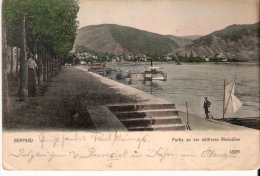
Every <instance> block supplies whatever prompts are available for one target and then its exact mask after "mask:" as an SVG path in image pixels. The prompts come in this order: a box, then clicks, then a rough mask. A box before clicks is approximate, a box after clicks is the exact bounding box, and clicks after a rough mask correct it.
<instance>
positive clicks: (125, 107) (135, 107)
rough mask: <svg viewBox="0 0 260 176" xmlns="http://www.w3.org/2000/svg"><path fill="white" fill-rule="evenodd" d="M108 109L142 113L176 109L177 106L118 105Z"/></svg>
mask: <svg viewBox="0 0 260 176" xmlns="http://www.w3.org/2000/svg"><path fill="white" fill-rule="evenodd" d="M108 108H109V109H110V110H111V111H113V112H116V111H140V110H148V109H176V107H175V104H145V105H138V104H131V105H118V106H116V105H115V106H108Z"/></svg>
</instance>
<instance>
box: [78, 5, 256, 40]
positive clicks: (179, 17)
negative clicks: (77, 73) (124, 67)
mask: <svg viewBox="0 0 260 176" xmlns="http://www.w3.org/2000/svg"><path fill="white" fill-rule="evenodd" d="M79 6H80V10H79V13H78V20H79V27H80V28H81V27H84V26H88V25H97V24H118V25H123V26H130V27H134V28H137V29H141V30H145V31H150V32H154V33H159V34H164V35H166V34H170V35H176V36H189V35H206V34H209V33H211V32H214V31H216V30H221V29H223V28H225V27H226V26H229V25H232V24H253V23H256V22H259V1H258V0H79Z"/></svg>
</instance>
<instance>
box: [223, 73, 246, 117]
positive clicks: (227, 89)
mask: <svg viewBox="0 0 260 176" xmlns="http://www.w3.org/2000/svg"><path fill="white" fill-rule="evenodd" d="M225 82H226V81H225V80H224V98H223V119H224V118H225V114H226V113H232V114H234V115H235V113H236V112H237V111H238V110H239V109H240V108H241V107H242V105H243V103H242V102H241V101H240V100H239V99H238V98H237V97H236V96H235V84H236V77H235V79H234V80H233V81H232V82H231V83H229V84H228V85H227V86H226V83H225Z"/></svg>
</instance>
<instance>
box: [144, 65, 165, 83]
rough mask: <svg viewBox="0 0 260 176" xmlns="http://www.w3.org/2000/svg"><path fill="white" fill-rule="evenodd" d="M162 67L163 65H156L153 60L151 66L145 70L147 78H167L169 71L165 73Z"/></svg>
mask: <svg viewBox="0 0 260 176" xmlns="http://www.w3.org/2000/svg"><path fill="white" fill-rule="evenodd" d="M161 69H162V68H161V67H154V66H153V61H152V60H151V66H150V67H148V68H147V69H146V70H145V71H144V78H145V80H161V81H165V80H167V73H163V71H162V70H161Z"/></svg>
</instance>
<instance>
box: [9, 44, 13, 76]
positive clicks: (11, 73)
mask: <svg viewBox="0 0 260 176" xmlns="http://www.w3.org/2000/svg"><path fill="white" fill-rule="evenodd" d="M13 56H14V54H13V47H10V75H11V76H13V69H14V58H13Z"/></svg>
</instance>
